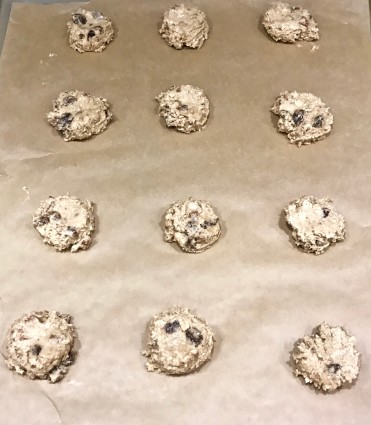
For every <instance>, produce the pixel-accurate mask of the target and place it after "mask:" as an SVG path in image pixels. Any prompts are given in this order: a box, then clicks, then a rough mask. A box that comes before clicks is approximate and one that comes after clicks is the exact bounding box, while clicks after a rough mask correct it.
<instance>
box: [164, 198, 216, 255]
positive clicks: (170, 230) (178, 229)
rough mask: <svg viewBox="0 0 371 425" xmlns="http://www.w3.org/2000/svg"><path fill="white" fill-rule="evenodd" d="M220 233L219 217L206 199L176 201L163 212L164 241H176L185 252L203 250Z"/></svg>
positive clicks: (209, 245) (211, 243)
mask: <svg viewBox="0 0 371 425" xmlns="http://www.w3.org/2000/svg"><path fill="white" fill-rule="evenodd" d="M220 233H221V228H220V223H219V218H218V216H217V215H216V214H215V212H214V211H213V208H212V206H211V205H210V204H209V203H208V202H207V201H199V200H194V199H193V198H188V199H187V200H185V201H177V202H175V203H174V204H173V205H172V206H171V207H170V208H169V209H168V210H167V211H166V213H165V226H164V236H165V241H166V242H176V243H177V244H178V245H179V247H180V248H181V249H182V250H183V251H185V252H191V253H199V252H203V251H205V250H206V249H208V248H210V247H211V245H213V244H214V243H215V242H216V241H217V240H218V239H219V236H220Z"/></svg>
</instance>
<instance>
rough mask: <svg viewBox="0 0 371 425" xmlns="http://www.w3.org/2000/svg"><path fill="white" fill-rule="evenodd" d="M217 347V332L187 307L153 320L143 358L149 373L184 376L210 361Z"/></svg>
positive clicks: (155, 317)
mask: <svg viewBox="0 0 371 425" xmlns="http://www.w3.org/2000/svg"><path fill="white" fill-rule="evenodd" d="M213 346H214V337H213V333H212V331H211V329H210V327H209V326H208V324H207V323H206V322H205V321H204V320H202V319H200V318H199V317H197V316H195V315H194V314H192V313H191V312H190V311H189V310H188V309H187V308H181V307H173V308H170V309H169V310H167V311H165V312H163V313H160V314H156V315H155V316H154V317H153V319H152V321H151V323H150V326H149V335H148V341H147V348H146V350H145V351H144V352H143V355H144V356H146V357H148V361H147V363H146V366H147V369H148V370H149V372H153V371H155V372H163V373H166V374H167V375H183V374H186V373H190V372H193V371H195V370H196V369H198V368H199V367H201V366H202V365H203V364H204V363H205V362H206V361H208V360H209V359H210V357H211V353H212V350H213Z"/></svg>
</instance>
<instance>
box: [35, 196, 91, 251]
mask: <svg viewBox="0 0 371 425" xmlns="http://www.w3.org/2000/svg"><path fill="white" fill-rule="evenodd" d="M33 225H34V226H35V228H36V230H37V231H38V232H39V233H40V235H41V236H42V237H43V239H44V242H45V243H47V244H49V245H52V246H53V247H54V249H55V250H56V251H64V250H67V249H69V250H71V252H77V251H78V250H79V249H88V248H89V246H90V244H91V241H92V239H91V238H92V234H93V232H94V229H95V224H94V207H93V204H92V202H90V201H80V199H77V198H75V197H74V196H69V195H65V196H57V197H56V198H53V197H52V196H50V197H49V198H48V199H47V200H46V201H42V202H41V203H40V207H39V208H38V209H37V211H36V212H35V214H34V216H33Z"/></svg>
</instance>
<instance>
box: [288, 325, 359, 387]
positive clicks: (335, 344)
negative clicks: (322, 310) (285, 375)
mask: <svg viewBox="0 0 371 425" xmlns="http://www.w3.org/2000/svg"><path fill="white" fill-rule="evenodd" d="M292 357H293V360H294V363H295V374H296V376H302V377H303V378H304V382H305V383H306V384H313V385H314V386H315V387H316V388H318V389H321V390H323V391H334V390H336V389H337V388H340V387H341V386H342V385H344V384H346V383H351V382H352V381H354V380H355V379H356V378H357V376H358V373H359V368H360V363H361V362H360V353H359V352H358V351H357V348H356V346H355V338H354V336H351V335H349V334H348V333H347V331H346V330H345V329H344V328H342V327H340V326H334V327H331V326H329V325H328V324H327V323H326V322H324V323H322V324H320V325H319V326H318V327H317V328H316V329H315V332H314V333H313V334H312V335H310V336H305V337H304V338H303V339H301V340H299V341H298V342H297V343H296V346H295V348H294V351H293V355H292Z"/></svg>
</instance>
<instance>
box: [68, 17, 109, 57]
mask: <svg viewBox="0 0 371 425" xmlns="http://www.w3.org/2000/svg"><path fill="white" fill-rule="evenodd" d="M67 32H68V34H69V42H70V46H71V47H72V48H73V49H75V50H77V51H78V52H80V53H84V52H101V51H102V50H104V49H105V48H106V47H107V45H108V44H109V43H110V42H111V41H112V40H113V36H114V30H113V25H112V21H111V20H110V19H108V18H106V17H105V16H103V14H102V13H101V12H98V11H97V10H92V11H88V10H85V9H79V10H78V11H77V12H75V13H73V14H72V18H71V20H70V21H68V22H67Z"/></svg>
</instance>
